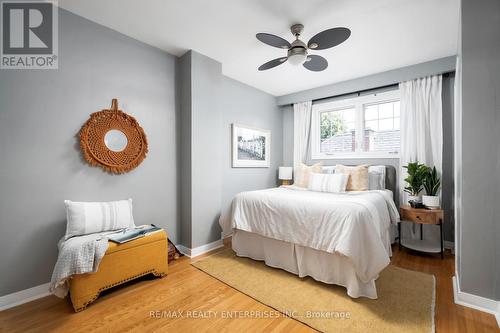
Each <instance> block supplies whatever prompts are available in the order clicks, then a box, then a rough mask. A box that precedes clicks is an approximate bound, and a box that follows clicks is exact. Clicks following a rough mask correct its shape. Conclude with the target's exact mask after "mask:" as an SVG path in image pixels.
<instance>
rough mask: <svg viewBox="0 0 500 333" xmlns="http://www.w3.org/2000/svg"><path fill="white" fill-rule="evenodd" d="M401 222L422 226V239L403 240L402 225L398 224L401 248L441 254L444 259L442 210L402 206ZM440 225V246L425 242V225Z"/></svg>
mask: <svg viewBox="0 0 500 333" xmlns="http://www.w3.org/2000/svg"><path fill="white" fill-rule="evenodd" d="M400 214H401V221H406V222H412V223H418V224H420V239H401V223H398V234H399V248H400V249H401V246H403V247H406V248H409V249H412V250H415V251H420V252H428V253H441V259H443V258H444V255H443V253H444V247H443V211H442V210H441V209H433V210H430V209H425V208H412V207H410V206H406V205H405V206H401V208H400ZM424 224H435V225H439V231H440V233H439V234H440V240H441V241H440V244H433V243H432V242H431V241H428V240H424V237H423V225H424Z"/></svg>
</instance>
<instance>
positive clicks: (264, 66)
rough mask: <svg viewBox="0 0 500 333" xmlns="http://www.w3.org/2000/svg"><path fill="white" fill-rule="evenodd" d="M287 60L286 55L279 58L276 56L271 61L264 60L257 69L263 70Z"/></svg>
mask: <svg viewBox="0 0 500 333" xmlns="http://www.w3.org/2000/svg"><path fill="white" fill-rule="evenodd" d="M287 60H288V57H281V58H276V59H273V60H271V61H268V62H266V63H265V64H263V65H261V66H260V67H259V71H265V70H267V69H271V68H273V67H276V66H279V65H281V64H282V63H284V62H286V61H287Z"/></svg>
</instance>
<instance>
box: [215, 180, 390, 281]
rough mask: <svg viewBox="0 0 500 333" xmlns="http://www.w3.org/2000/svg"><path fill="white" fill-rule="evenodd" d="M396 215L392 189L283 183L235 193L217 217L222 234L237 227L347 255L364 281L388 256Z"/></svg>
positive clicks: (375, 271)
mask: <svg viewBox="0 0 500 333" xmlns="http://www.w3.org/2000/svg"><path fill="white" fill-rule="evenodd" d="M398 221H399V213H398V210H397V208H396V206H395V204H394V201H393V200H392V193H391V192H390V191H388V190H384V191H364V192H347V193H324V192H313V191H308V190H304V189H301V188H297V187H294V186H286V187H284V186H282V187H280V188H273V189H267V190H261V191H252V192H243V193H239V194H238V195H236V197H235V198H234V199H233V202H232V204H231V207H230V211H229V212H226V213H225V214H223V216H221V219H220V221H219V223H220V224H221V227H222V229H223V233H224V235H228V234H230V233H231V232H232V229H233V228H234V229H239V230H244V231H248V232H253V233H256V234H259V235H261V236H265V237H269V238H273V239H278V240H282V241H286V242H290V243H294V244H298V245H302V246H306V247H310V248H313V249H316V250H320V251H325V252H329V253H338V254H341V255H344V256H347V257H349V258H350V259H351V261H352V263H353V266H354V268H355V270H356V274H357V275H358V277H359V279H360V280H361V281H363V282H368V281H370V280H372V279H375V278H377V277H378V274H379V273H380V271H381V270H382V269H383V268H384V267H386V266H387V265H388V264H389V262H390V259H389V253H388V252H387V250H386V246H385V244H386V243H385V242H387V241H388V228H389V226H390V224H391V222H392V223H397V222H398Z"/></svg>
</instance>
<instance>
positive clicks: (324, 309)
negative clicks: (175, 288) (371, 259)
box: [193, 249, 435, 333]
mask: <svg viewBox="0 0 500 333" xmlns="http://www.w3.org/2000/svg"><path fill="white" fill-rule="evenodd" d="M193 266H195V267H197V268H198V269H200V270H202V271H204V272H206V273H208V274H209V275H211V276H213V277H215V278H217V279H218V280H220V281H222V282H224V283H226V284H227V285H229V286H231V287H233V288H234V289H236V290H238V291H240V292H242V293H244V294H246V295H248V296H250V297H252V298H254V299H255V300H257V301H259V302H261V303H264V304H266V305H268V306H270V307H272V308H274V309H276V310H278V311H280V312H282V313H285V314H287V315H288V316H290V317H292V318H294V319H296V320H299V321H301V322H303V323H305V324H306V325H309V326H310V327H312V328H315V329H317V330H319V331H323V332H356V333H358V332H360V333H361V332H362V333H365V332H366V333H368V332H371V333H373V332H384V333H390V332H394V333H396V332H397V333H414V332H415V333H416V332H419V333H421V332H425V333H429V332H434V295H435V289H434V288H435V282H434V276H432V275H429V274H425V273H419V272H414V271H409V270H406V269H401V268H398V267H395V266H392V265H390V266H388V267H387V268H386V269H385V270H384V271H383V272H382V273H381V274H380V277H379V279H378V280H377V292H378V295H379V298H378V299H376V300H370V299H367V298H358V299H352V298H350V297H349V296H347V293H346V290H345V288H343V287H339V286H334V285H328V284H324V283H321V282H317V281H315V280H314V279H312V278H309V277H307V278H302V279H301V278H299V277H298V276H296V275H293V274H291V273H288V272H285V271H283V270H281V269H276V268H271V267H269V266H266V265H265V264H264V263H263V262H261V261H256V260H252V259H248V258H240V257H237V256H236V255H235V254H234V252H233V251H232V250H230V249H227V250H225V251H223V252H220V253H218V254H215V255H212V256H210V257H206V258H203V259H201V260H199V261H197V262H194V263H193ZM227 310H228V311H230V310H231V309H227ZM308 311H309V312H308ZM318 316H323V318H317V317H318ZM325 316H329V317H330V318H325Z"/></svg>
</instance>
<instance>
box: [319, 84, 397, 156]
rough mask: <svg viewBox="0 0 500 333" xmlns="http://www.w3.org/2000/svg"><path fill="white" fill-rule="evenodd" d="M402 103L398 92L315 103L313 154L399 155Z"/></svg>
mask: <svg viewBox="0 0 500 333" xmlns="http://www.w3.org/2000/svg"><path fill="white" fill-rule="evenodd" d="M399 105H400V102H399V99H398V95H397V91H390V92H385V93H380V94H374V95H366V96H361V97H356V98H352V99H348V100H347V99H346V100H339V101H335V102H330V103H324V104H318V105H315V106H314V109H313V110H314V112H313V128H312V135H313V137H312V140H311V144H312V153H313V155H314V156H315V158H327V157H328V156H330V155H331V156H333V155H336V156H341V155H348V156H354V155H372V156H373V155H380V156H382V155H384V156H385V155H390V156H394V155H397V154H398V153H399V149H400V145H401V143H400V142H401V139H400V130H399V126H400V125H399V123H400V110H399Z"/></svg>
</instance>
